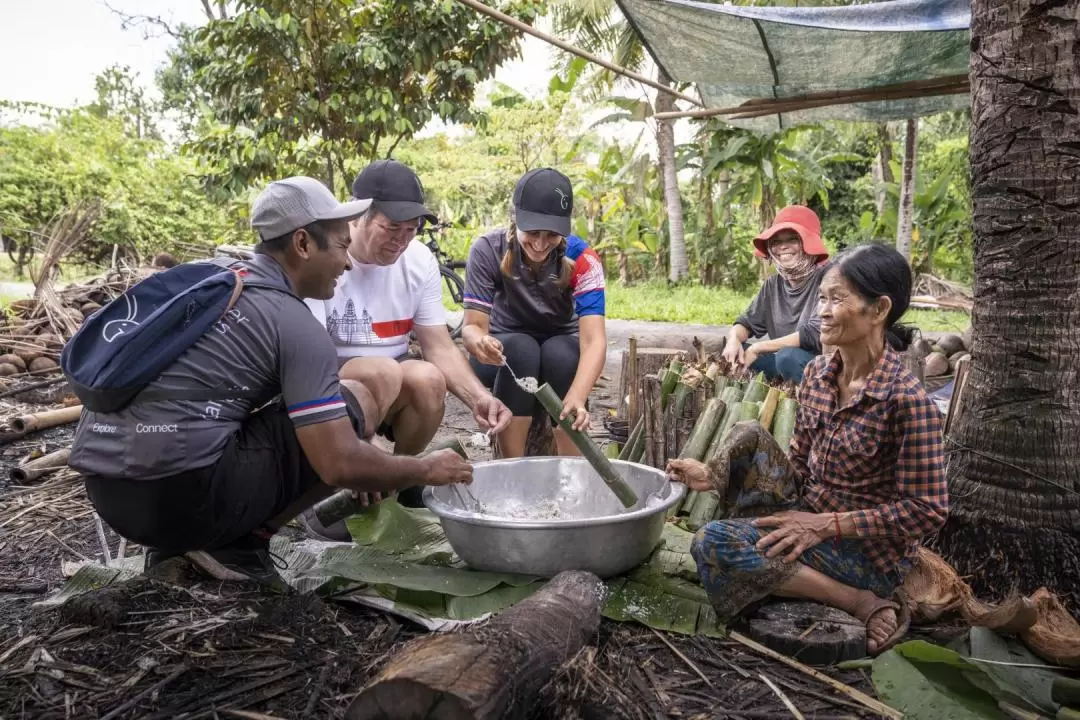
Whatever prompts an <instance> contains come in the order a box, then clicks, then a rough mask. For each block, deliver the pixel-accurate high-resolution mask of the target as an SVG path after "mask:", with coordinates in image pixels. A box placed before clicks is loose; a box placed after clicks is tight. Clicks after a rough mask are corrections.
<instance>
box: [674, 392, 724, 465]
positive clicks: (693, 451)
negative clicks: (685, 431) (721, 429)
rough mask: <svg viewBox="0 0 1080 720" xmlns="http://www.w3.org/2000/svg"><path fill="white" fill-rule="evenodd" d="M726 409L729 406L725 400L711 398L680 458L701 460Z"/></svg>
mask: <svg viewBox="0 0 1080 720" xmlns="http://www.w3.org/2000/svg"><path fill="white" fill-rule="evenodd" d="M725 410H727V406H726V405H724V401H723V400H721V399H720V398H712V399H711V400H709V402H708V403H707V404H706V405H705V410H704V411H702V413H701V415H700V416H698V421H697V423H695V424H694V429H693V430H692V431H691V432H690V438H689V439H688V440H687V441H686V446H685V447H683V451H682V452H681V453H680V454H679V457H680V458H689V459H691V460H701V459H702V458H703V457H704V455H705V451H706V450H708V449H709V441H710V440H712V436H713V435H714V434H715V433H716V426H717V425H719V424H720V420H721V419H722V418H723V416H724V411H725Z"/></svg>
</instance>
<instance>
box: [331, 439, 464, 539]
mask: <svg viewBox="0 0 1080 720" xmlns="http://www.w3.org/2000/svg"><path fill="white" fill-rule="evenodd" d="M438 450H453V451H454V452H456V453H457V454H458V455H460V456H461V457H463V458H465V459H466V460H468V459H469V454H468V453H467V452H466V451H465V447H464V446H463V445H462V444H461V441H460V440H458V439H457V438H450V439H449V440H442V441H440V442H437V443H434V444H433V445H432V446H431V447H429V448H428V449H427V450H424V451H423V452H422V453H420V454H419V455H417V456H416V457H424V456H425V455H430V454H431V453H433V452H436V451H438ZM363 509H364V506H363V505H361V504H360V501H359V500H358V499H357V498H356V496H355V495H354V494H353V491H352V490H338V491H337V492H336V493H334V494H333V495H331V496H330V497H328V498H325V499H323V500H320V501H319V502H317V503H315V504H314V505H313V506H312V507H311V510H312V512H314V513H315V517H316V518H318V520H319V522H320V523H322V524H323V527H329V526H331V525H333V524H334V523H336V522H338V521H339V520H344V519H345V518H347V517H349V516H350V515H355V514H356V513H358V512H360V511H361V510H363Z"/></svg>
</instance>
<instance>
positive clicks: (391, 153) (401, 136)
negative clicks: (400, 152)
mask: <svg viewBox="0 0 1080 720" xmlns="http://www.w3.org/2000/svg"><path fill="white" fill-rule="evenodd" d="M407 134H408V133H401V134H399V135H398V136H397V137H396V138H394V142H393V143H391V145H390V149H389V150H387V151H386V157H388V158H389V157H393V156H394V149H395V148H396V147H397V146H398V143H400V142H401V141H402V140H404V139H405V136H406V135H407Z"/></svg>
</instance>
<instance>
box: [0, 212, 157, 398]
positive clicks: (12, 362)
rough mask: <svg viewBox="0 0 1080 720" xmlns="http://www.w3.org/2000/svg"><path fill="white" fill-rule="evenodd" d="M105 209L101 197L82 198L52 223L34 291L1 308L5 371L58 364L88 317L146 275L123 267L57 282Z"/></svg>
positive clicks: (0, 366)
mask: <svg viewBox="0 0 1080 720" xmlns="http://www.w3.org/2000/svg"><path fill="white" fill-rule="evenodd" d="M100 213H101V205H100V203H82V204H79V205H76V206H74V207H72V208H70V209H68V210H67V211H65V212H63V213H61V214H60V215H58V216H57V218H56V219H55V220H54V221H53V223H52V224H51V225H50V227H49V229H48V232H47V233H46V237H47V238H48V239H47V240H46V243H45V247H44V250H43V252H42V261H41V264H40V265H38V266H37V267H36V268H35V269H34V270H33V271H32V272H31V277H32V279H33V281H34V296H33V297H32V298H26V299H24V300H16V301H14V302H12V303H11V304H10V305H8V307H7V308H6V312H5V313H3V314H0V377H3V376H10V375H17V374H21V373H26V372H31V373H45V372H49V371H51V370H55V369H56V368H57V367H58V365H57V359H58V358H59V357H60V350H61V349H62V348H63V347H64V343H65V342H67V341H68V339H70V338H71V336H72V335H74V334H75V331H76V330H78V329H79V326H80V325H82V323H83V320H84V319H85V318H87V317H89V316H90V315H91V314H93V313H94V312H95V311H97V310H98V308H100V307H102V306H103V305H105V304H106V303H108V302H109V301H111V300H112V299H113V298H115V297H117V296H118V295H120V294H121V293H123V292H124V291H125V290H126V289H127V288H129V287H131V285H132V284H134V283H135V282H137V281H138V280H139V279H141V277H142V274H141V273H140V272H139V271H137V270H134V269H129V268H126V267H121V268H113V269H112V270H110V271H109V272H108V273H107V274H106V275H105V276H103V277H99V278H94V279H93V280H90V281H89V282H87V283H82V284H78V285H71V286H69V287H66V288H64V289H63V290H57V289H56V288H55V287H54V285H53V281H54V279H55V277H56V274H57V270H58V268H59V264H60V262H61V261H62V260H63V259H64V258H65V257H67V256H68V255H69V254H70V253H71V252H72V251H74V250H76V249H77V248H78V247H79V246H80V245H82V244H83V243H85V242H86V241H87V240H88V239H89V238H90V237H91V233H92V231H93V227H94V224H95V223H96V222H97V220H98V217H99V216H100Z"/></svg>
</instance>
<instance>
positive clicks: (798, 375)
mask: <svg viewBox="0 0 1080 720" xmlns="http://www.w3.org/2000/svg"><path fill="white" fill-rule="evenodd" d="M813 359H814V355H813V354H812V353H810V352H807V351H806V350H803V349H802V348H784V349H783V350H778V351H777V352H776V360H775V362H776V374H777V375H779V376H780V377H782V378H784V379H785V380H790V381H791V382H801V381H802V378H803V371H804V370H805V369H806V366H807V365H808V364H809V363H810V361H811V360H813Z"/></svg>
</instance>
